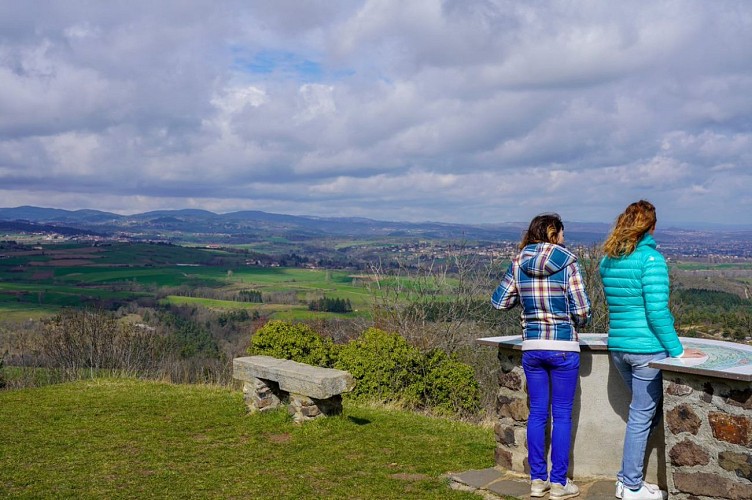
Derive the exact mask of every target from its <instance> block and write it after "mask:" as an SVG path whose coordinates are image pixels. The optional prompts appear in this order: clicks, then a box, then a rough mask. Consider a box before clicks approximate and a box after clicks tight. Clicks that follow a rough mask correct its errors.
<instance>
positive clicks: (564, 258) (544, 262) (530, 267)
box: [520, 243, 577, 278]
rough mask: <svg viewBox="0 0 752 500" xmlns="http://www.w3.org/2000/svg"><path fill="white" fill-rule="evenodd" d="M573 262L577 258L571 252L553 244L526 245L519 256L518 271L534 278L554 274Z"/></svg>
mask: <svg viewBox="0 0 752 500" xmlns="http://www.w3.org/2000/svg"><path fill="white" fill-rule="evenodd" d="M574 262H577V257H575V255H574V254H573V253H572V252H570V251H569V250H567V249H566V248H564V247H562V246H559V245H554V244H553V243H536V244H534V245H528V246H526V247H525V248H523V249H522V253H521V254H520V269H521V270H522V272H523V273H525V274H527V275H528V276H532V277H535V278H544V277H546V276H551V275H552V274H556V273H558V272H559V271H561V270H562V269H564V268H565V267H567V266H569V265H571V264H572V263H574Z"/></svg>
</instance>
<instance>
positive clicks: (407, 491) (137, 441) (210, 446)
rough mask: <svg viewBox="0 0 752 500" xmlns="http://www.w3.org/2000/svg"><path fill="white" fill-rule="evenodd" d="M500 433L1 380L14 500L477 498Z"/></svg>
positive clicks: (391, 416) (118, 386)
mask: <svg viewBox="0 0 752 500" xmlns="http://www.w3.org/2000/svg"><path fill="white" fill-rule="evenodd" d="M494 446H495V444H494V438H493V431H492V430H491V429H489V428H483V427H478V426H474V425H470V424H465V423H461V422H456V421H450V420H444V419H438V418H428V417H424V416H420V415H416V414H413V413H408V412H401V411H393V410H387V409H374V408H369V407H361V406H352V405H350V404H348V403H347V402H345V405H344V413H343V415H341V416H338V417H330V418H327V419H321V420H317V421H313V422H308V423H306V424H304V425H302V426H301V425H296V424H293V423H292V422H291V421H290V417H289V416H288V415H287V413H286V412H285V411H278V412H272V413H267V414H254V415H247V414H246V413H245V406H244V404H243V402H242V395H241V392H240V390H228V389H224V388H217V387H208V386H182V385H168V384H163V383H157V382H144V381H135V380H123V379H119V380H112V379H94V380H88V381H80V382H75V383H67V384H60V385H53V386H47V387H43V388H37V389H23V390H13V391H0V478H2V479H0V497H2V498H83V499H88V498H92V499H93V498H97V499H99V498H223V499H224V498H275V499H276V498H279V499H286V498H289V499H301V498H311V499H314V498H316V499H318V498H343V499H345V498H347V499H357V498H362V499H375V498H378V499H408V498H414V499H436V498H442V499H460V498H464V499H468V500H471V499H474V498H478V497H477V496H475V495H473V494H471V493H466V492H459V491H454V490H451V489H450V488H449V487H448V485H447V481H446V479H444V478H443V477H442V476H443V475H444V474H446V473H448V472H461V471H466V470H470V469H479V468H486V467H491V466H493V463H494Z"/></svg>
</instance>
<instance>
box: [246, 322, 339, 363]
mask: <svg viewBox="0 0 752 500" xmlns="http://www.w3.org/2000/svg"><path fill="white" fill-rule="evenodd" d="M334 351H335V346H334V344H333V343H332V341H331V340H329V339H326V338H323V337H321V336H320V335H319V334H318V333H316V332H315V331H313V329H311V327H309V326H308V325H305V324H303V323H287V322H284V321H279V320H275V321H269V322H268V323H266V324H265V325H264V326H262V327H261V328H259V329H258V330H257V331H256V333H255V334H254V335H253V337H252V338H251V346H250V347H249V348H248V353H249V354H251V355H264V356H272V357H275V358H280V359H291V360H293V361H298V362H299V363H307V364H309V365H314V366H324V367H327V368H331V367H332V365H333V364H334V357H335V352H334Z"/></svg>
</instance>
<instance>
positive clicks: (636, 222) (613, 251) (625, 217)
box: [603, 200, 658, 258]
mask: <svg viewBox="0 0 752 500" xmlns="http://www.w3.org/2000/svg"><path fill="white" fill-rule="evenodd" d="M657 220H658V219H657V218H656V216H655V207H654V206H653V204H652V203H650V202H649V201H646V200H640V201H636V202H634V203H632V204H631V205H629V206H628V207H627V209H626V210H624V212H622V213H621V214H620V215H619V217H617V219H616V224H614V228H613V229H612V230H611V233H610V234H609V235H608V237H607V238H606V242H605V243H604V244H603V251H604V252H605V253H606V255H608V256H609V257H612V258H618V257H624V256H626V255H629V254H631V253H632V252H634V250H635V248H636V247H637V243H638V242H639V241H640V240H641V239H642V237H643V236H645V234H646V233H647V232H648V231H650V230H651V229H653V228H655V223H656V221H657Z"/></svg>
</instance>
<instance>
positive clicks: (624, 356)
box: [611, 351, 667, 489]
mask: <svg viewBox="0 0 752 500" xmlns="http://www.w3.org/2000/svg"><path fill="white" fill-rule="evenodd" d="M666 357H667V355H666V353H665V352H658V353H652V354H630V353H628V352H619V351H611V359H612V360H613V362H614V365H615V366H616V369H617V370H619V374H620V375H621V377H622V379H624V382H625V383H626V384H627V387H628V388H629V390H630V391H632V401H631V403H630V404H629V418H628V419H627V432H626V435H625V436H624V452H623V454H622V459H621V470H620V471H619V474H618V475H617V478H618V479H619V481H621V482H623V483H624V486H626V487H627V488H630V489H638V488H639V487H640V486H642V481H643V466H644V463H645V449H646V448H647V444H648V438H649V437H650V433H651V432H652V430H653V429H654V428H655V427H656V425H658V422H659V421H660V419H661V415H662V413H663V411H662V400H663V377H662V376H661V371H660V370H659V369H657V368H650V367H649V366H648V363H650V362H651V361H658V360H660V359H665V358H666Z"/></svg>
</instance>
